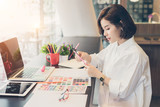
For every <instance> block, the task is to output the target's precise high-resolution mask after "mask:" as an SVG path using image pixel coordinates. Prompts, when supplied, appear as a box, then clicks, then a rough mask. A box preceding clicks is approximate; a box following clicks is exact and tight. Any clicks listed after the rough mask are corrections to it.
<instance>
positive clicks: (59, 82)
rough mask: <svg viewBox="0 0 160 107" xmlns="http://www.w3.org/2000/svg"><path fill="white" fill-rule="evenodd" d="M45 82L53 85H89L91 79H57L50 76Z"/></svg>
mask: <svg viewBox="0 0 160 107" xmlns="http://www.w3.org/2000/svg"><path fill="white" fill-rule="evenodd" d="M46 82H49V83H52V84H55V85H86V86H90V85H91V79H90V78H89V77H79V78H78V77H77V78H73V77H58V76H53V75H52V76H50V77H49V78H48V79H47V81H46Z"/></svg>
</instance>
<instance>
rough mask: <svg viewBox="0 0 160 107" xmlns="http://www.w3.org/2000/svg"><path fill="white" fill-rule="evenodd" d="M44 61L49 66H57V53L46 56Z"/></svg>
mask: <svg viewBox="0 0 160 107" xmlns="http://www.w3.org/2000/svg"><path fill="white" fill-rule="evenodd" d="M48 57H50V60H48ZM46 60H47V61H48V62H49V63H50V64H51V65H58V64H59V53H50V54H47V55H46Z"/></svg>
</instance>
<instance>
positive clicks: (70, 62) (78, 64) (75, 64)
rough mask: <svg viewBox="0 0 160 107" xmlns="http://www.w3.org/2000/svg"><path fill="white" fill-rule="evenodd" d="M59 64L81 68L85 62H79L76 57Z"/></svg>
mask: <svg viewBox="0 0 160 107" xmlns="http://www.w3.org/2000/svg"><path fill="white" fill-rule="evenodd" d="M58 65H60V66H64V67H69V68H81V67H84V66H85V65H84V63H83V62H78V61H76V60H75V59H71V60H68V61H64V62H60V63H59V64H58Z"/></svg>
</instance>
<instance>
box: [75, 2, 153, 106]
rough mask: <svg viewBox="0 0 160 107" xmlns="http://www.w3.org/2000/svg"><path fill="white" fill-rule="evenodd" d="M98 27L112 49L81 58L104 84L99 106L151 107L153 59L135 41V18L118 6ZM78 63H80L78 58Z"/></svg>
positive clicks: (102, 16) (107, 12) (103, 13)
mask: <svg viewBox="0 0 160 107" xmlns="http://www.w3.org/2000/svg"><path fill="white" fill-rule="evenodd" d="M98 27H99V32H100V34H103V35H104V36H105V37H106V39H107V40H108V41H109V42H110V45H109V46H107V47H106V48H105V49H103V50H102V51H100V52H99V53H98V54H92V55H89V54H88V53H86V52H78V54H79V55H80V56H81V58H82V59H84V60H86V61H87V62H88V64H87V66H86V67H87V71H88V75H89V76H91V77H96V78H98V79H100V81H101V82H102V84H100V88H99V106H100V107H149V105H150V101H151V95H152V89H151V76H150V65H149V58H148V56H147V55H146V54H145V52H144V51H143V50H142V48H141V47H140V46H139V45H138V44H137V43H136V42H135V40H134V36H133V35H134V34H135V32H136V26H135V24H134V22H133V20H132V18H131V16H130V15H129V13H128V12H127V11H126V9H125V8H124V7H122V6H121V5H118V4H114V5H111V6H109V7H107V8H104V9H103V10H102V11H101V13H100V15H99V18H98ZM76 59H77V60H79V61H80V59H79V58H78V57H77V56H76ZM101 71H102V72H101Z"/></svg>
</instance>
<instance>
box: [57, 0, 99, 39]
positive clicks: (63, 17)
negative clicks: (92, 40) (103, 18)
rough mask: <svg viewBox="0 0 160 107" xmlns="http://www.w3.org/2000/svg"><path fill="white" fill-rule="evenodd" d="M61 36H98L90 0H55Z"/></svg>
mask: <svg viewBox="0 0 160 107" xmlns="http://www.w3.org/2000/svg"><path fill="white" fill-rule="evenodd" d="M55 3H56V10H57V12H58V15H59V18H60V23H61V27H62V31H63V36H65V37H67V36H98V28H97V20H96V15H95V11H94V7H93V3H92V0H55Z"/></svg>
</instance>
